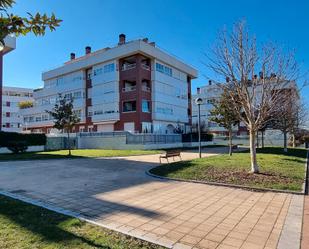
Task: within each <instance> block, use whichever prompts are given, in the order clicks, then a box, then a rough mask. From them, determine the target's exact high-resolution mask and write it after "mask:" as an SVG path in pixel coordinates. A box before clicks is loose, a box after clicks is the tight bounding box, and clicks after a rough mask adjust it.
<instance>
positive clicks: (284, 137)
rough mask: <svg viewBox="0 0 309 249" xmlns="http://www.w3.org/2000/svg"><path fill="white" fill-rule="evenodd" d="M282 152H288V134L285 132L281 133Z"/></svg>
mask: <svg viewBox="0 0 309 249" xmlns="http://www.w3.org/2000/svg"><path fill="white" fill-rule="evenodd" d="M283 151H284V152H288V134H287V132H286V131H284V132H283Z"/></svg>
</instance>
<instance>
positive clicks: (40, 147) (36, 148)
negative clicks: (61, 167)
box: [0, 145, 44, 154]
mask: <svg viewBox="0 0 309 249" xmlns="http://www.w3.org/2000/svg"><path fill="white" fill-rule="evenodd" d="M36 151H44V145H36V146H29V147H28V149H27V152H36ZM7 153H12V151H10V150H9V149H7V148H5V147H2V148H0V154H7Z"/></svg>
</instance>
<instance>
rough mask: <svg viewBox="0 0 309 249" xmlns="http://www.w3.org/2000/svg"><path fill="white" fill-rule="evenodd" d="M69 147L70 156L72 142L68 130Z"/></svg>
mask: <svg viewBox="0 0 309 249" xmlns="http://www.w3.org/2000/svg"><path fill="white" fill-rule="evenodd" d="M68 149H69V156H71V143H70V131H69V130H68Z"/></svg>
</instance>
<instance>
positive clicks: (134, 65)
mask: <svg viewBox="0 0 309 249" xmlns="http://www.w3.org/2000/svg"><path fill="white" fill-rule="evenodd" d="M135 67H136V63H132V64H123V65H122V68H121V71H126V70H130V69H133V68H135Z"/></svg>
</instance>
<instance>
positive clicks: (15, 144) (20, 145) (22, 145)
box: [7, 141, 28, 154]
mask: <svg viewBox="0 0 309 249" xmlns="http://www.w3.org/2000/svg"><path fill="white" fill-rule="evenodd" d="M7 148H8V149H9V150H10V151H12V152H13V153H14V154H18V153H23V152H25V151H26V150H27V149H28V146H27V142H26V141H10V142H8V146H7Z"/></svg>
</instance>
